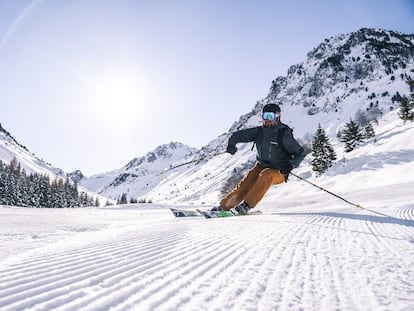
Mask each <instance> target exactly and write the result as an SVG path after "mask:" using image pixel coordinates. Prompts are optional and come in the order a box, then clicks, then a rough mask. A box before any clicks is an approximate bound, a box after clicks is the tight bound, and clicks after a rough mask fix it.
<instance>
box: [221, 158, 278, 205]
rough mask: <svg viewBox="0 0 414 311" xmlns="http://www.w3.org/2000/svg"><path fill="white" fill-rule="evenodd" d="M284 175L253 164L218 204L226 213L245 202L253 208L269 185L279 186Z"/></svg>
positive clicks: (272, 169) (273, 169)
mask: <svg viewBox="0 0 414 311" xmlns="http://www.w3.org/2000/svg"><path fill="white" fill-rule="evenodd" d="M285 177H286V175H284V174H282V173H281V172H280V171H279V170H278V169H275V168H262V167H260V166H259V165H258V164H255V165H254V166H253V167H252V168H251V169H250V171H249V172H248V173H247V174H246V176H244V177H243V179H242V180H241V181H240V182H239V184H238V185H237V186H236V187H235V188H234V189H233V190H232V191H231V192H230V193H229V194H227V195H226V196H225V197H224V198H223V199H222V200H221V202H220V206H221V207H223V209H224V210H226V211H228V210H230V209H231V208H233V207H235V206H237V205H239V204H240V203H241V202H243V201H244V202H245V203H246V204H247V205H249V207H250V208H253V207H255V206H256V205H257V203H259V202H260V200H261V199H262V198H263V197H264V195H265V194H266V192H267V190H269V188H270V186H271V185H277V184H281V183H283V182H284V181H285Z"/></svg>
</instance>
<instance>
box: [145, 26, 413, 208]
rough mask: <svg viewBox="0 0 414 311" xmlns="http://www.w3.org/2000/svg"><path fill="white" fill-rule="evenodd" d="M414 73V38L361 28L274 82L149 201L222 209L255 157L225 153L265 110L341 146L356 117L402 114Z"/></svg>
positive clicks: (244, 148) (327, 43) (303, 136)
mask: <svg viewBox="0 0 414 311" xmlns="http://www.w3.org/2000/svg"><path fill="white" fill-rule="evenodd" d="M413 68H414V35H405V34H402V33H398V32H393V31H386V30H381V29H361V30H359V31H357V32H354V33H350V34H346V35H338V36H335V37H332V38H329V39H326V40H324V42H322V43H321V44H320V45H319V46H318V47H316V48H315V49H313V50H312V51H310V52H309V53H308V54H307V57H306V59H305V60H304V61H303V62H302V63H299V64H296V65H293V66H291V67H290V68H289V70H288V73H287V76H285V77H277V78H276V79H275V80H274V81H272V84H271V87H270V91H269V94H268V95H267V96H266V97H265V98H263V99H262V100H260V101H258V102H257V103H256V105H255V106H254V108H253V109H252V111H251V112H249V113H247V114H245V115H243V116H241V117H240V118H239V120H238V121H237V122H235V123H234V124H233V125H232V126H231V128H230V129H229V131H228V132H227V133H225V134H223V135H221V136H220V137H218V138H217V139H215V140H213V141H212V142H211V143H209V144H208V145H207V146H205V147H203V148H202V149H201V150H200V151H199V152H198V153H197V154H196V155H195V158H199V159H200V162H199V163H196V164H194V165H192V166H191V167H189V168H185V169H180V170H176V171H174V172H171V174H170V175H169V176H166V177H165V178H164V180H163V181H162V182H161V183H159V184H158V185H157V187H155V188H154V189H152V190H151V191H149V192H148V193H147V194H145V197H146V198H147V199H151V200H152V201H154V202H165V201H168V202H177V203H178V202H193V203H215V202H217V199H218V197H219V196H220V192H221V191H222V190H221V188H222V186H223V184H224V182H225V181H226V180H227V179H228V178H229V176H231V175H232V174H234V172H235V171H236V172H237V171H238V170H241V169H243V168H245V166H246V165H245V163H248V162H249V161H250V162H253V161H254V158H255V152H252V151H251V148H252V145H251V144H244V145H239V146H238V147H239V151H238V153H237V154H236V155H235V156H233V157H231V156H229V155H226V154H222V152H223V151H224V150H225V146H226V144H227V140H228V137H229V136H230V135H231V133H232V132H234V131H236V130H239V129H242V128H247V127H252V126H257V125H258V124H260V110H261V108H262V107H263V105H265V104H267V103H277V104H279V105H280V106H281V109H282V121H283V122H284V123H286V124H288V125H289V126H290V127H292V128H293V129H294V135H295V136H296V137H297V138H298V139H299V140H300V141H301V142H302V143H303V144H310V142H311V138H312V135H313V134H314V133H315V132H316V129H317V127H318V124H321V126H322V127H323V128H324V129H325V130H326V132H327V134H328V136H329V137H330V139H332V140H333V143H334V144H335V143H337V138H336V134H337V132H338V131H339V130H340V129H341V128H342V127H343V126H344V125H345V123H347V122H349V120H350V118H352V119H355V118H360V117H365V118H367V119H368V120H374V119H375V120H380V119H381V118H382V117H383V116H384V115H387V114H388V113H389V112H390V111H393V110H394V109H396V108H397V107H398V104H399V103H398V99H399V98H400V96H403V95H408V94H409V93H410V89H409V86H408V84H407V83H406V81H407V80H410V79H413V78H414V73H413V72H412V70H413ZM217 154H218V155H217ZM214 155H216V156H214ZM311 174H312V171H309V172H308V176H310V175H311Z"/></svg>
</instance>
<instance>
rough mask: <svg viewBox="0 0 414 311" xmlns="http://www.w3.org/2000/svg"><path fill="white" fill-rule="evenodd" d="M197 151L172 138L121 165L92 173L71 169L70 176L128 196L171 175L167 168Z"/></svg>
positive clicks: (140, 193) (111, 194)
mask: <svg viewBox="0 0 414 311" xmlns="http://www.w3.org/2000/svg"><path fill="white" fill-rule="evenodd" d="M196 152H197V149H195V148H192V147H189V146H186V145H184V144H182V143H179V142H171V143H169V144H165V145H162V146H159V147H157V148H156V149H155V150H153V151H151V152H148V153H147V154H146V155H145V156H143V157H138V158H135V159H133V160H131V161H130V162H129V163H128V164H126V165H125V166H124V167H122V168H120V169H116V170H113V171H110V172H106V173H101V174H96V175H93V176H91V177H85V176H83V174H82V173H81V172H80V171H75V172H73V173H71V177H72V179H73V180H77V181H78V182H79V183H80V185H82V186H84V187H86V188H87V189H90V190H91V191H94V192H97V193H100V194H102V195H104V196H106V197H108V198H111V199H114V200H116V199H118V198H119V197H120V196H121V195H122V194H126V195H127V197H128V198H138V197H141V196H143V195H144V194H145V193H147V192H148V191H150V190H151V189H153V188H154V187H156V186H157V185H158V183H159V182H160V181H162V180H163V179H164V178H165V177H166V176H169V175H170V174H171V172H169V171H167V170H168V168H170V167H172V166H173V165H178V164H180V163H186V162H188V161H191V160H192V159H193V158H194V154H195V153H196ZM164 171H165V173H163V172H164Z"/></svg>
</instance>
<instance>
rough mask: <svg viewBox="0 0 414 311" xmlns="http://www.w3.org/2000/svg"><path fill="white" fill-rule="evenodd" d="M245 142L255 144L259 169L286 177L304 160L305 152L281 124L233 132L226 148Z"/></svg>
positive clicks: (289, 130)
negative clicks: (279, 173) (269, 170)
mask: <svg viewBox="0 0 414 311" xmlns="http://www.w3.org/2000/svg"><path fill="white" fill-rule="evenodd" d="M247 142H255V144H256V149H257V162H258V164H259V165H260V167H263V168H276V169H278V170H280V171H281V172H282V173H283V174H286V175H288V174H289V173H290V171H291V170H292V169H293V168H295V167H298V166H299V164H300V163H301V162H302V160H303V159H304V158H305V151H304V149H303V148H302V146H301V145H299V143H298V142H297V141H296V139H295V138H294V137H293V133H292V129H291V128H290V127H289V126H287V125H286V124H283V123H281V122H278V123H276V125H275V126H274V127H270V128H267V127H264V126H258V127H253V128H249V129H245V130H240V131H237V132H234V133H233V134H232V135H231V136H230V138H229V141H228V146H230V147H236V144H237V143H247Z"/></svg>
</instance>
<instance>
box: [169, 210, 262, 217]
mask: <svg viewBox="0 0 414 311" xmlns="http://www.w3.org/2000/svg"><path fill="white" fill-rule="evenodd" d="M170 210H171V212H172V213H173V215H174V216H175V217H201V216H204V217H205V218H222V217H233V216H249V215H260V214H262V212H261V211H249V213H248V214H247V215H238V214H236V215H235V214H233V213H232V212H230V211H210V210H200V209H196V210H188V209H178V208H170Z"/></svg>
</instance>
